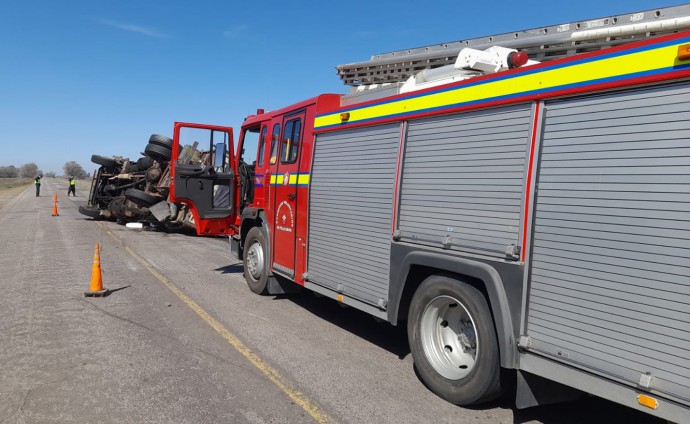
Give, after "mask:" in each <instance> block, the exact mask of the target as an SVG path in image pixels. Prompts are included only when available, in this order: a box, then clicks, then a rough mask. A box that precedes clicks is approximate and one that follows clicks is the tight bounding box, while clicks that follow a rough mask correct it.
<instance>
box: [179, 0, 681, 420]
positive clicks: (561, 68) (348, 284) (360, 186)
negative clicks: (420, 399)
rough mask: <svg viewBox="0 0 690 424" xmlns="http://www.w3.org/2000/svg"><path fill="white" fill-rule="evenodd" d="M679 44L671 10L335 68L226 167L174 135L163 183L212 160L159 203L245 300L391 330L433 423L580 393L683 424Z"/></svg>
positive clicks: (248, 137) (225, 151)
mask: <svg viewBox="0 0 690 424" xmlns="http://www.w3.org/2000/svg"><path fill="white" fill-rule="evenodd" d="M687 28H690V4H685V5H680V6H674V7H668V8H662V9H656V10H648V11H643V12H636V13H630V14H623V15H617V16H609V17H606V18H601V19H594V20H590V21H581V22H572V23H568V24H561V25H555V26H548V27H543V28H536V29H531V30H526V31H518V32H513V33H506V34H499V35H495V36H491V37H482V38H476V39H469V40H461V41H458V42H453V43H444V44H439V45H434V46H426V47H421V48H417V49H408V50H402V51H397V52H391V53H386V54H380V55H375V56H373V57H372V58H371V60H370V61H365V62H359V63H352V64H347V65H341V66H339V67H338V68H337V71H338V74H339V75H340V77H341V78H342V80H343V81H344V82H345V83H346V84H348V85H350V86H351V89H350V93H349V94H347V95H339V94H322V95H319V96H316V97H313V98H310V99H307V100H304V101H301V102H299V103H296V104H293V105H290V106H288V107H285V108H282V109H279V110H274V111H270V112H266V111H263V110H258V111H257V113H256V114H254V115H251V116H249V117H247V118H246V120H245V121H244V123H243V124H242V125H241V129H240V130H239V137H238V143H237V144H238V145H237V150H236V151H235V150H234V148H233V129H232V128H230V127H223V126H212V125H200V124H190V123H183V122H178V123H176V124H175V127H174V140H175V142H174V143H173V159H172V161H173V163H175V161H176V158H177V155H178V154H179V150H180V146H184V145H188V144H191V143H194V142H196V143H202V144H206V145H207V146H208V148H209V151H211V152H213V155H212V156H213V159H212V160H210V161H208V162H206V163H203V164H185V163H175V166H174V168H173V172H172V176H173V184H172V189H171V200H172V201H180V202H185V203H187V204H188V205H189V207H190V208H191V210H192V213H193V216H194V220H195V223H196V228H197V232H198V234H203V235H227V236H229V237H230V250H231V252H232V254H234V255H236V256H237V257H238V258H239V259H241V260H242V261H243V263H244V275H245V278H246V280H247V284H248V286H249V288H250V289H251V290H252V291H253V292H255V293H258V294H278V293H290V292H293V291H295V290H297V289H305V288H306V289H308V290H311V291H314V292H316V293H318V294H320V295H323V296H325V297H329V298H332V299H335V300H337V301H338V302H341V303H342V304H344V305H348V306H351V307H354V308H357V309H359V310H362V311H364V312H366V313H368V314H371V315H372V316H374V317H376V318H378V319H382V320H385V321H388V322H390V323H391V324H393V325H403V324H405V325H407V329H408V337H409V344H410V349H411V353H412V357H413V359H414V363H415V367H416V369H417V370H418V373H419V376H420V377H421V379H422V380H423V381H424V383H425V384H426V386H427V387H428V388H429V389H430V390H432V391H433V392H435V393H436V394H438V395H439V396H441V397H442V398H444V399H446V400H448V401H450V402H453V403H455V404H458V405H471V404H477V403H482V402H486V401H489V400H491V399H494V398H496V397H497V396H498V395H499V394H500V393H501V392H502V390H503V389H505V388H506V386H507V385H508V384H511V383H509V382H510V381H513V383H512V384H515V385H516V386H517V391H516V393H517V399H516V404H517V406H518V407H520V408H525V407H530V406H534V405H539V404H545V403H548V402H554V401H558V400H562V399H565V398H568V397H570V396H571V395H572V394H573V393H575V392H576V393H581V392H586V393H590V394H593V395H596V396H599V397H603V398H606V399H609V400H612V401H615V402H618V403H621V404H623V405H627V406H629V407H631V408H636V409H638V410H641V411H645V412H647V413H649V414H653V415H655V416H658V417H662V418H665V419H667V420H670V421H674V422H686V423H687V422H690V354H688V352H689V351H690V266H689V265H690V260H689V259H688V252H690V128H689V126H688V122H689V121H690V102H689V101H688V99H690V32H688V31H685V30H686V29H687ZM219 193H220V194H219ZM515 374H517V378H515V377H514V375H515ZM509 377H512V380H511V378H509ZM573 389H576V390H573Z"/></svg>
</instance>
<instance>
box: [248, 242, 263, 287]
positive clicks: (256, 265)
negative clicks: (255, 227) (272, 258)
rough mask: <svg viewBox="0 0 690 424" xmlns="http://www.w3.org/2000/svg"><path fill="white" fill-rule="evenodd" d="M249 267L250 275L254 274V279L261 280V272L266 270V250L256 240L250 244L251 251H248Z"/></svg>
mask: <svg viewBox="0 0 690 424" xmlns="http://www.w3.org/2000/svg"><path fill="white" fill-rule="evenodd" d="M247 268H248V269H249V275H251V276H252V278H253V279H254V280H257V281H258V280H259V278H261V273H262V272H263V270H264V250H263V248H262V247H261V243H259V242H258V241H255V242H254V243H252V245H251V246H249V251H248V252H247Z"/></svg>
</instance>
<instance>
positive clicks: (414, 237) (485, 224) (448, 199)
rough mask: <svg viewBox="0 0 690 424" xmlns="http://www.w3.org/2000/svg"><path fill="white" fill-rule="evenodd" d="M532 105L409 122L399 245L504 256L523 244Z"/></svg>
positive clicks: (403, 175)
mask: <svg viewBox="0 0 690 424" xmlns="http://www.w3.org/2000/svg"><path fill="white" fill-rule="evenodd" d="M530 116H531V107H530V105H518V106H512V107H504V108H498V109H491V110H485V111H478V112H470V113H463V114H457V115H448V116H440V117H433V118H428V119H421V120H417V121H411V122H410V123H409V129H408V132H407V142H406V146H405V160H404V165H403V174H402V191H401V199H400V219H399V230H400V233H401V236H402V240H405V241H411V242H423V243H430V244H433V245H441V244H443V243H444V242H447V244H446V247H448V248H449V249H451V250H455V249H460V250H466V249H473V250H481V251H484V252H490V253H492V254H495V255H497V256H504V255H505V251H506V247H507V246H509V245H518V243H519V229H520V213H521V209H522V208H521V203H522V191H523V187H524V177H525V164H526V155H527V148H528V145H529V136H530V121H531V120H530Z"/></svg>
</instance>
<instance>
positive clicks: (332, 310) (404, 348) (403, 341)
mask: <svg viewBox="0 0 690 424" xmlns="http://www.w3.org/2000/svg"><path fill="white" fill-rule="evenodd" d="M240 268H241V266H240ZM279 298H280V299H288V300H290V301H291V302H293V303H295V304H297V305H299V306H300V307H302V308H304V309H305V310H306V311H308V312H310V313H312V314H314V315H316V316H317V317H319V318H321V319H323V320H326V321H328V322H330V323H331V324H334V325H337V326H338V327H340V328H342V329H344V330H346V331H348V332H350V333H352V334H355V335H357V336H359V337H361V338H362V339H364V340H366V341H368V342H369V343H373V344H375V345H376V346H378V347H380V348H382V349H385V350H387V351H389V352H391V353H393V354H394V355H396V356H397V357H398V358H400V359H404V358H405V357H406V356H407V355H408V354H409V353H410V347H409V346H408V344H407V333H406V328H405V325H401V326H397V327H396V326H393V325H390V324H388V323H385V322H377V321H376V320H375V319H374V318H373V317H372V316H371V315H369V314H367V313H364V312H362V311H359V310H357V309H354V308H349V307H343V306H341V304H340V303H338V302H337V301H335V300H333V299H329V298H326V297H317V296H315V295H313V294H312V293H310V292H308V291H305V292H303V293H300V294H296V295H286V296H280V297H279Z"/></svg>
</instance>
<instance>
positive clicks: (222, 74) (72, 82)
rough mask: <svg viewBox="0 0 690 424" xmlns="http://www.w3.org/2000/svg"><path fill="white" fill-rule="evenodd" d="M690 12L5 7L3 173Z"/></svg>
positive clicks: (201, 1) (584, 5)
mask: <svg viewBox="0 0 690 424" xmlns="http://www.w3.org/2000/svg"><path fill="white" fill-rule="evenodd" d="M680 3H682V2H673V1H651V0H650V1H648V0H626V1H593V0H578V1H525V0H523V1H509V2H508V1H477V2H469V1H453V2H434V1H431V0H430V1H427V2H423V1H421V2H420V1H390V0H377V1H359V0H349V1H346V2H331V1H299V0H294V1H281V2H272V1H268V2H245V1H243V2H232V1H228V0H226V1H223V0H216V1H210V0H197V1H194V2H192V1H181V0H165V1H158V0H43V1H37V0H0V166H8V165H15V166H17V167H18V166H21V165H22V164H24V163H27V162H35V163H36V164H38V166H39V168H40V169H41V170H43V171H44V172H48V171H54V172H56V173H58V175H59V174H61V173H62V166H63V164H64V163H65V162H67V161H70V160H74V161H77V162H78V163H79V164H81V165H82V166H83V167H84V169H86V170H87V171H88V172H91V171H93V170H94V169H95V168H96V167H97V165H94V164H92V163H91V161H90V158H91V155H92V154H100V155H105V156H110V155H120V156H125V157H130V158H133V159H136V158H138V157H139V156H140V152H142V151H143V150H144V147H145V146H146V143H147V141H148V137H149V136H150V135H151V134H153V133H158V134H164V135H168V136H172V126H173V122H175V121H187V122H198V123H207V124H217V125H228V126H232V127H234V128H236V129H238V128H239V126H240V125H241V123H242V121H243V119H244V117H245V116H246V115H249V114H252V113H254V112H255V111H256V109H257V108H264V109H267V110H272V109H277V108H280V107H283V106H287V105H289V104H291V103H294V102H297V101H300V100H303V99H306V98H309V97H312V96H314V95H317V94H320V93H326V92H331V93H346V92H347V87H345V86H344V85H343V84H342V83H341V82H340V79H339V78H338V76H337V75H336V73H335V66H336V65H340V64H344V63H350V62H357V61H363V60H367V59H368V58H369V57H370V56H371V55H372V54H376V53H383V52H388V51H392V50H401V49H405V48H410V47H417V46H423V45H428V44H436V43H442V42H449V41H456V40H461V39H466V38H472V37H478V36H483V35H491V34H498V33H502V32H508V31H516V30H522V29H528V28H533V27H539V26H546V25H553V24H560V23H565V22H571V21H576V20H584V19H592V18H598V17H603V16H607V15H615V14H621V13H628V12H634V11H640V10H647V9H653V8H657V7H664V6H669V5H676V4H680Z"/></svg>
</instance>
